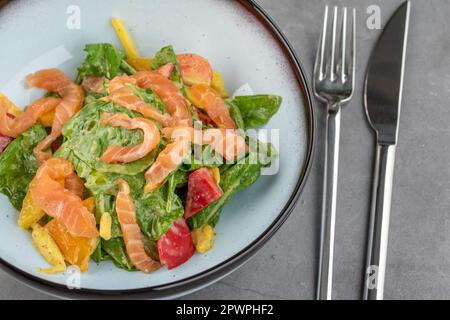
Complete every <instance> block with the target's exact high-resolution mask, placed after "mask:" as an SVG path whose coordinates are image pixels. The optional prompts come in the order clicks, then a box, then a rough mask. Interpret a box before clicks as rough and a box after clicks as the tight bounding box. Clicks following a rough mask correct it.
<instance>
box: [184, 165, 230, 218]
mask: <svg viewBox="0 0 450 320" xmlns="http://www.w3.org/2000/svg"><path fill="white" fill-rule="evenodd" d="M222 194H223V191H222V189H221V188H220V187H219V185H218V184H217V181H216V179H214V175H213V174H212V172H211V170H209V169H207V168H201V169H198V170H195V171H194V172H192V173H191V174H190V175H189V179H188V193H187V198H186V208H185V211H184V218H185V219H187V218H189V217H192V216H193V215H195V214H196V213H197V212H199V211H200V210H202V209H203V208H204V207H206V206H207V205H208V204H210V203H211V202H214V201H216V200H217V199H219V198H220V197H221V196H222Z"/></svg>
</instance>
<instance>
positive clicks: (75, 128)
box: [59, 100, 158, 178]
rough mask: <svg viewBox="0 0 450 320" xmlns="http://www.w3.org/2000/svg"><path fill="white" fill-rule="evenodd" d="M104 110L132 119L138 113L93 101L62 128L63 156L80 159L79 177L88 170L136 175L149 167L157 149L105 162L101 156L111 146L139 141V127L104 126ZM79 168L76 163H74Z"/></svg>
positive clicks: (75, 159)
mask: <svg viewBox="0 0 450 320" xmlns="http://www.w3.org/2000/svg"><path fill="white" fill-rule="evenodd" d="M104 112H110V113H125V114H127V115H129V116H130V117H132V118H135V117H139V116H140V115H139V114H137V113H135V112H133V111H130V110H128V109H126V108H123V107H120V106H118V105H115V104H113V103H107V102H103V101H98V100H97V101H95V102H94V103H92V104H89V105H87V106H85V107H84V108H83V109H81V110H80V112H78V113H77V114H76V115H75V116H74V117H72V119H70V120H69V122H68V123H67V124H66V125H65V126H64V128H63V136H64V138H65V142H64V144H63V145H62V146H61V148H62V151H60V152H59V154H61V155H62V156H64V157H66V158H68V159H69V160H73V161H75V162H77V160H78V162H81V165H80V167H82V169H83V170H82V172H80V171H78V170H77V173H78V174H79V175H80V176H81V177H82V178H88V176H89V175H90V174H91V171H99V172H105V173H117V174H127V175H135V174H137V173H140V172H142V171H144V170H145V169H146V168H148V167H149V166H150V165H151V164H152V163H153V162H154V160H155V158H156V156H157V153H158V150H157V149H158V148H155V150H154V151H152V152H151V153H150V154H148V155H147V156H145V157H144V158H142V159H139V160H137V161H134V162H131V163H125V164H107V163H104V162H103V161H102V160H101V159H100V157H101V155H102V154H103V153H104V152H105V151H106V149H107V148H108V147H109V146H110V145H120V146H132V145H137V144H140V143H142V140H143V133H142V131H141V130H127V129H125V128H122V127H112V126H103V125H102V124H101V117H102V114H103V113H104ZM74 165H75V166H76V167H78V166H77V165H76V164H74Z"/></svg>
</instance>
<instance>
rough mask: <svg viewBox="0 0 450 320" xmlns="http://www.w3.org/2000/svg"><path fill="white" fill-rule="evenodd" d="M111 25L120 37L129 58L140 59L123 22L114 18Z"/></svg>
mask: <svg viewBox="0 0 450 320" xmlns="http://www.w3.org/2000/svg"><path fill="white" fill-rule="evenodd" d="M111 23H112V25H113V27H114V29H115V30H116V33H117V36H118V37H119V40H120V42H121V43H122V45H123V47H124V48H125V52H126V54H127V57H128V58H139V57H140V56H139V53H138V51H137V49H136V46H135V45H134V42H133V39H131V36H130V34H129V33H128V31H127V29H125V26H124V24H123V21H122V20H120V19H118V18H113V19H112V20H111Z"/></svg>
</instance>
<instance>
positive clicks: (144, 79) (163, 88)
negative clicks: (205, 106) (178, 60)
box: [132, 71, 193, 126]
mask: <svg viewBox="0 0 450 320" xmlns="http://www.w3.org/2000/svg"><path fill="white" fill-rule="evenodd" d="M132 77H133V78H134V79H136V81H137V85H138V86H139V87H141V88H144V89H152V90H153V91H155V93H156V94H157V95H158V96H159V97H160V98H161V100H162V101H163V102H164V104H165V105H166V106H167V109H168V110H169V113H170V114H171V115H172V118H173V123H172V125H176V126H192V124H193V122H192V117H191V113H190V111H189V106H188V103H187V102H186V100H185V99H184V97H183V94H182V93H181V91H180V90H179V89H178V88H177V87H176V86H175V84H173V82H172V81H170V80H169V79H167V78H166V77H164V76H162V75H161V74H160V73H158V72H154V71H139V72H136V73H135V74H134V75H133V76H132Z"/></svg>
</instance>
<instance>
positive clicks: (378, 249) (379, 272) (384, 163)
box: [363, 144, 395, 300]
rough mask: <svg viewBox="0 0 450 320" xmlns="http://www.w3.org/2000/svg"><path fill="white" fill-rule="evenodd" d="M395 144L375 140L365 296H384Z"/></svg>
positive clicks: (376, 297) (381, 297) (371, 297)
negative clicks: (378, 142) (377, 142)
mask: <svg viewBox="0 0 450 320" xmlns="http://www.w3.org/2000/svg"><path fill="white" fill-rule="evenodd" d="M394 162H395V145H382V144H377V147H376V152H375V162H374V175H373V185H372V202H371V208H370V216H369V236H368V240H367V259H366V268H365V275H364V292H363V299H364V300H383V292H384V278H385V273H386V259H387V246H388V232H389V217H390V212H391V197H392V182H393V178H394Z"/></svg>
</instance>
